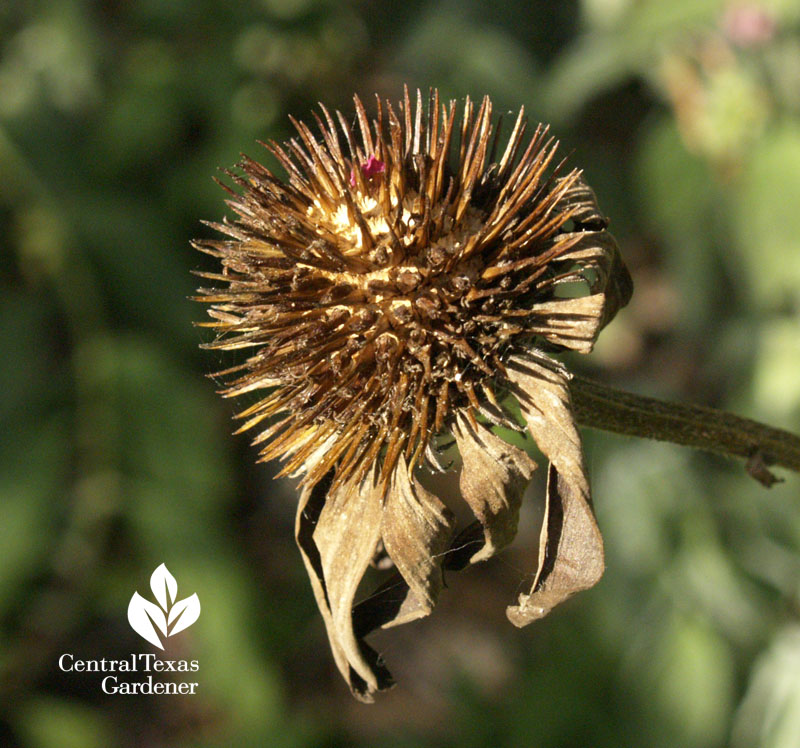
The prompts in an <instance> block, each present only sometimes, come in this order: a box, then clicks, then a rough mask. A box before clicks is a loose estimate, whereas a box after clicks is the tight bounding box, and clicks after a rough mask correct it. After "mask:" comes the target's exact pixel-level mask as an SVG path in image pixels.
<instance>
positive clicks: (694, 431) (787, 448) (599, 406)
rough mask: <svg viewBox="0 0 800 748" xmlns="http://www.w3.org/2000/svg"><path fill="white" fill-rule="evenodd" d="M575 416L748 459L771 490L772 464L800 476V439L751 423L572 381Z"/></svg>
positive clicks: (584, 421)
mask: <svg viewBox="0 0 800 748" xmlns="http://www.w3.org/2000/svg"><path fill="white" fill-rule="evenodd" d="M570 392H571V393H572V405H573V409H574V411H575V417H576V418H577V420H578V423H580V424H581V425H583V426H589V427H590V428H595V429H603V430H604V431H614V432H616V433H618V434H625V435H627V436H641V437H647V438H649V439H658V440H660V441H668V442H673V443H674V444H683V445H686V446H689V447H697V448H698V449H704V450H709V451H712V452H720V453H722V454H726V455H730V456H736V457H743V458H745V459H747V460H748V465H747V469H748V472H749V473H750V475H752V476H753V477H754V478H756V479H757V480H759V481H760V482H762V483H764V484H765V485H770V484H772V483H773V482H775V480H776V478H775V477H774V476H772V474H771V473H770V472H769V471H768V470H767V468H766V466H767V465H780V466H781V467H785V468H789V469H790V470H794V471H796V472H800V437H798V436H796V435H795V434H791V433H789V432H788V431H783V430H782V429H776V428H773V427H772V426H767V425H765V424H763V423H758V422H757V421H751V420H750V419H749V418H742V417H741V416H735V415H733V414H732V413H725V412H723V411H720V410H714V409H713V408H704V407H702V406H699V405H683V404H680V403H670V402H666V401H664V400H657V399H656V398H653V397H645V396H643V395H635V394H633V393H631V392H623V391H622V390H616V389H613V388H612V387H607V386H606V385H604V384H600V383H598V382H593V381H592V380H590V379H585V378H583V377H579V376H575V377H573V378H572V380H571V381H570Z"/></svg>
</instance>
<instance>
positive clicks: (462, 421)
mask: <svg viewBox="0 0 800 748" xmlns="http://www.w3.org/2000/svg"><path fill="white" fill-rule="evenodd" d="M453 434H454V435H455V437H456V442H457V443H458V451H459V452H460V453H461V458H462V460H463V467H462V469H461V479H460V487H461V495H462V497H463V498H464V501H466V502H467V504H469V506H470V508H471V509H472V511H473V513H474V514H475V516H476V517H477V519H478V521H479V522H480V523H481V525H482V527H483V536H484V540H483V544H482V547H480V548H479V549H478V550H477V551H476V552H475V553H474V554H473V555H472V556H471V557H470V559H469V561H470V563H473V564H474V563H477V562H479V561H485V560H486V559H487V558H490V557H491V556H493V555H494V554H495V553H496V552H497V551H498V550H500V549H501V548H503V547H504V546H506V545H508V544H509V543H510V542H511V541H512V540H513V539H514V536H515V535H516V534H517V522H518V520H519V507H520V504H521V502H522V494H523V493H524V491H525V487H526V486H527V485H528V482H529V481H530V478H531V476H532V475H533V471H534V470H535V469H536V463H535V462H534V461H533V460H532V459H531V458H530V457H528V455H527V454H525V452H523V451H522V450H521V449H518V448H517V447H514V446H513V445H511V444H509V443H508V442H506V441H504V440H503V439H501V438H500V437H498V436H495V434H493V433H492V431H491V429H489V428H488V427H486V426H484V425H483V424H481V423H479V422H477V421H476V422H474V423H470V422H469V420H468V419H466V418H465V417H464V416H463V415H460V414H459V416H458V418H457V420H456V424H455V428H454V430H453Z"/></svg>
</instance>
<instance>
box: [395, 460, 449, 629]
mask: <svg viewBox="0 0 800 748" xmlns="http://www.w3.org/2000/svg"><path fill="white" fill-rule="evenodd" d="M453 525H454V519H453V515H452V513H451V512H450V510H449V509H448V508H447V507H446V506H445V505H444V504H442V502H441V501H439V499H438V498H437V497H436V496H434V495H433V494H432V493H430V491H427V490H425V489H424V488H423V487H422V486H421V485H420V484H419V482H418V481H417V480H416V478H413V479H410V478H409V475H408V468H407V466H406V463H405V460H404V459H403V458H402V456H401V457H400V460H399V461H398V464H397V467H396V468H395V471H394V475H393V476H392V482H391V485H390V487H389V493H388V494H387V496H386V503H385V505H384V508H383V521H382V523H381V534H382V537H383V544H384V546H385V548H386V552H387V553H388V554H389V557H390V558H391V559H392V561H394V564H395V566H396V567H397V570H398V572H400V574H401V575H402V577H403V579H404V580H405V582H406V584H407V585H408V587H409V588H410V592H411V595H410V596H409V599H407V600H406V602H405V603H404V605H403V607H402V609H401V610H400V611H398V613H397V615H396V617H395V618H394V619H393V620H391V621H387V622H385V623H384V624H382V625H383V626H384V627H387V626H394V625H398V624H401V623H407V622H408V621H412V620H414V619H415V618H421V617H423V616H426V615H428V613H430V612H431V610H432V609H433V606H434V605H435V604H436V599H437V598H438V596H439V591H440V590H441V588H442V559H443V557H444V553H445V551H447V549H448V546H449V542H450V537H451V536H452V534H453Z"/></svg>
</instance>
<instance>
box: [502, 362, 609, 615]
mask: <svg viewBox="0 0 800 748" xmlns="http://www.w3.org/2000/svg"><path fill="white" fill-rule="evenodd" d="M506 369H507V376H508V380H509V382H510V384H511V391H512V393H513V394H514V396H515V397H516V398H517V399H518V400H519V404H520V407H521V409H522V414H523V416H524V418H525V421H526V423H527V425H528V430H529V431H530V434H531V436H532V437H533V438H534V440H535V441H536V443H537V445H538V446H539V449H540V450H541V451H542V452H543V453H544V454H545V456H546V457H547V458H548V459H549V460H550V467H549V472H548V481H547V503H546V508H545V516H544V521H543V523H542V533H541V537H540V540H539V565H538V569H537V571H536V577H535V579H534V581H533V585H532V587H531V591H530V593H528V594H522V595H520V597H519V604H518V605H515V606H511V607H509V608H508V609H507V611H506V612H507V615H508V618H509V620H510V621H511V622H512V623H513V624H515V625H517V626H524V625H526V624H528V623H530V622H531V621H534V620H536V619H538V618H542V617H543V616H545V615H547V614H548V613H549V612H550V611H551V610H552V609H553V608H554V607H555V606H556V605H558V604H559V603H561V602H563V601H564V600H566V599H567V598H568V597H570V596H572V595H573V594H574V593H576V592H579V591H580V590H585V589H588V588H590V587H592V586H593V585H595V584H596V583H597V582H598V580H599V579H600V577H601V576H602V574H603V568H604V561H603V539H602V536H601V535H600V530H599V529H598V527H597V522H596V521H595V518H594V513H593V511H592V504H591V496H590V492H589V482H588V479H587V476H586V469H585V467H584V464H583V450H582V448H581V440H580V435H579V434H578V430H577V428H576V426H575V422H574V419H573V416H572V410H571V406H570V395H569V388H568V386H567V376H568V375H567V374H566V373H565V372H563V371H562V370H561V369H560V367H559V366H558V364H556V363H555V362H553V361H551V360H549V359H546V358H544V357H543V358H542V359H537V358H535V357H533V356H529V355H515V356H513V357H511V358H510V359H509V361H508V362H507V365H506Z"/></svg>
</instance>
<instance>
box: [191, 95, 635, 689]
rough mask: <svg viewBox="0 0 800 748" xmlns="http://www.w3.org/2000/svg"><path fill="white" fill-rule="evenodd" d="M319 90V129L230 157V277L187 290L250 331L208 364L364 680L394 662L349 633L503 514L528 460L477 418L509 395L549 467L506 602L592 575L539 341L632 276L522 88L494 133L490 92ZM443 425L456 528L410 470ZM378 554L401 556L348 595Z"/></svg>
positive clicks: (359, 630) (406, 608) (411, 598)
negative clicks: (350, 115) (214, 366)
mask: <svg viewBox="0 0 800 748" xmlns="http://www.w3.org/2000/svg"><path fill="white" fill-rule="evenodd" d="M320 109H321V113H322V116H321V117H319V116H316V115H315V119H316V121H317V130H318V132H317V134H314V133H312V131H311V130H310V129H309V128H308V127H306V125H304V124H303V123H301V122H296V121H294V120H292V121H293V124H294V126H295V128H296V130H297V133H298V134H297V137H296V138H294V139H292V140H290V141H289V142H288V143H286V144H284V145H279V144H277V143H275V142H270V143H269V144H267V145H266V147H267V148H268V149H269V151H270V152H271V153H272V154H273V155H274V156H275V157H276V159H277V161H278V162H279V163H280V165H281V166H282V167H283V169H284V170H285V171H286V173H287V175H288V181H283V180H282V179H280V178H278V177H276V176H275V175H273V174H272V173H271V172H270V171H269V170H268V169H267V168H266V167H264V166H262V165H260V164H258V163H256V162H255V161H252V160H251V159H249V158H246V157H245V158H243V160H242V161H241V163H240V164H239V169H240V173H229V176H230V178H231V179H232V180H233V182H234V183H235V184H236V185H237V186H238V188H239V189H238V191H234V190H228V191H229V193H230V195H231V199H230V200H229V201H228V205H229V206H230V207H231V208H232V210H233V211H234V212H235V213H236V215H237V217H236V219H235V220H234V221H233V222H228V221H223V222H222V223H217V224H210V225H211V226H213V227H214V228H215V229H217V230H218V231H220V232H221V233H223V234H225V235H226V236H227V237H228V238H227V239H225V240H221V241H199V242H197V243H196V246H197V248H198V249H200V250H202V251H204V252H207V253H209V254H211V255H213V256H214V257H216V258H218V259H219V261H220V263H221V272H219V273H201V275H202V276H203V277H205V278H208V279H210V280H212V281H215V282H216V283H217V284H222V285H221V286H220V287H216V288H209V289H201V296H199V297H198V298H199V299H200V300H202V301H205V302H207V303H209V304H210V305H211V308H210V310H209V314H210V315H211V317H212V318H213V320H214V321H213V322H210V323H205V324H206V325H207V326H209V327H212V328H214V329H215V330H216V332H217V337H216V339H215V340H214V342H212V343H210V344H208V346H207V347H208V348H212V349H221V350H234V349H244V350H245V353H246V357H245V358H243V360H242V362H241V363H240V364H238V365H237V366H235V367H233V368H230V369H227V370H225V371H222V372H218V373H217V376H220V377H222V378H223V380H224V381H225V382H226V387H225V389H223V390H222V394H223V395H224V396H226V397H235V396H239V395H243V394H245V393H256V395H255V398H256V399H255V402H254V404H252V405H251V406H250V407H248V408H247V409H246V410H244V411H243V412H241V413H240V414H239V415H238V418H240V419H242V420H243V424H242V426H241V429H240V430H242V431H243V430H246V429H251V428H254V427H256V426H258V427H259V428H260V429H262V430H261V431H260V433H259V434H258V436H257V437H256V439H255V443H256V444H258V445H260V449H261V453H260V454H261V459H263V460H271V459H280V460H281V461H283V462H284V463H285V466H284V468H283V470H282V471H281V473H280V474H281V475H287V474H292V475H297V476H300V477H301V481H300V486H301V490H302V494H301V497H300V506H299V508H298V513H297V525H296V536H297V542H298V545H299V547H300V550H301V552H302V555H303V559H304V561H305V564H306V567H307V569H308V572H309V575H310V577H311V583H312V586H313V588H314V593H315V596H316V598H317V602H318V604H319V607H320V611H321V612H322V615H323V618H324V619H325V624H326V627H327V631H328V637H329V639H330V643H331V649H332V650H333V654H334V657H335V660H336V664H337V665H338V667H339V670H340V671H341V672H342V675H343V676H344V677H345V679H346V680H347V682H348V683H349V685H350V687H351V689H352V691H353V693H354V694H355V695H356V696H357V697H359V698H361V699H363V700H365V701H369V700H372V694H373V693H374V692H375V691H378V690H381V689H383V688H386V687H387V686H388V685H390V683H391V679H390V676H389V673H388V671H387V670H386V668H385V667H384V665H383V664H382V661H381V659H380V657H379V655H378V654H377V653H376V652H375V651H374V650H372V649H371V648H370V647H369V646H368V645H367V644H366V643H365V641H364V637H365V636H366V635H367V634H368V633H369V632H370V631H372V630H373V629H375V628H376V627H379V626H380V627H388V626H392V625H397V624H400V623H405V622H407V621H411V620H414V619H416V618H419V617H421V616H425V615H427V614H428V613H429V612H430V611H431V609H432V608H433V606H434V605H435V603H436V599H437V596H438V594H439V592H440V590H441V588H442V586H443V571H444V570H447V569H457V568H462V567H463V566H466V565H467V564H470V563H475V562H477V561H481V560H484V559H486V558H489V557H490V556H492V555H493V554H494V553H496V552H497V551H498V550H499V549H501V548H503V547H504V546H505V545H507V544H508V543H509V542H510V541H511V540H512V539H513V537H514V535H515V533H516V527H517V517H518V513H519V506H520V501H521V499H522V495H523V492H524V490H525V487H526V485H527V483H528V482H529V480H530V478H531V475H532V474H533V471H534V470H535V468H536V465H535V463H534V462H533V461H532V460H531V459H530V457H528V455H527V454H526V453H525V452H524V451H522V450H521V449H519V448H517V447H514V446H512V445H510V444H508V443H506V442H505V441H504V440H503V439H501V438H500V437H498V436H497V435H496V434H495V433H494V431H493V430H492V426H503V427H506V428H512V429H515V430H517V431H522V430H523V429H522V427H521V425H520V424H519V423H518V422H517V421H516V419H515V418H514V416H513V415H511V414H510V413H509V411H508V410H507V409H506V407H505V406H504V400H505V399H506V398H507V397H509V396H510V397H513V398H516V400H517V401H518V403H519V406H520V408H521V412H522V416H523V418H524V421H525V424H526V426H527V433H528V434H530V436H531V437H532V438H533V439H534V441H535V442H536V444H537V445H538V447H539V449H540V450H541V452H542V453H543V454H544V455H545V457H546V458H547V459H548V460H549V463H550V467H549V473H548V489H547V505H546V513H545V522H544V526H543V528H542V537H541V546H540V557H539V568H538V570H537V572H536V575H535V579H534V582H533V585H532V588H531V590H530V592H529V593H527V594H523V595H521V596H520V598H519V601H518V604H517V605H515V606H512V607H510V608H509V609H508V616H509V618H510V619H511V621H512V622H513V623H515V624H516V625H519V626H522V625H524V624H526V623H528V622H530V621H531V620H534V619H536V618H540V617H541V616H543V615H545V614H546V613H547V612H548V611H549V610H550V609H551V608H552V607H553V606H554V605H556V604H558V603H559V602H561V601H562V600H564V599H565V598H567V597H569V596H570V595H571V594H572V593H574V592H575V591H577V590H581V589H585V588H587V587H590V586H592V585H593V584H594V583H595V582H596V581H597V580H598V579H599V577H600V575H601V574H602V571H603V550H602V539H601V537H600V533H599V531H598V529H597V526H596V524H595V520H594V515H593V513H592V508H591V499H590V494H589V485H588V481H587V478H586V471H585V468H584V464H583V457H582V450H581V442H580V436H579V434H578V432H577V429H576V427H575V423H574V419H573V416H572V412H571V408H570V395H569V388H568V380H569V374H568V373H567V372H566V370H565V369H564V368H563V366H562V365H561V364H559V363H557V362H556V361H554V360H553V359H551V358H550V357H549V356H548V355H546V354H547V353H552V352H555V351H559V350H565V349H571V350H575V351H579V352H582V353H586V352H588V351H590V350H591V348H592V346H593V344H594V341H595V339H596V337H597V334H598V333H599V331H600V329H601V328H602V327H603V326H604V325H605V324H607V323H608V322H609V321H610V319H611V318H612V317H613V316H614V314H615V313H616V312H617V310H618V309H619V308H620V307H621V306H623V305H624V304H626V303H627V301H628V299H629V298H630V294H631V290H632V285H631V280H630V277H629V275H628V273H627V270H626V269H625V266H624V264H623V262H622V259H621V258H620V256H619V253H618V249H617V245H616V243H615V241H614V239H613V238H612V236H611V235H610V234H609V233H608V231H607V230H606V226H607V221H606V219H605V218H604V217H603V215H602V214H601V213H600V211H599V209H598V207H597V202H596V199H595V196H594V194H593V192H592V191H591V189H590V188H589V187H588V186H587V185H586V183H585V182H584V181H583V179H582V177H581V174H580V172H578V171H575V170H573V171H570V172H568V173H563V171H564V170H563V165H561V164H556V163H555V162H554V158H555V152H556V144H555V143H554V141H553V140H552V138H550V137H548V135H547V128H545V127H543V126H541V125H539V126H538V127H536V128H535V130H534V131H533V133H532V135H531V136H530V138H528V137H527V136H526V130H527V125H526V119H525V116H524V112H523V111H522V110H520V112H519V116H518V117H517V118H516V120H515V122H514V124H513V126H512V129H511V133H510V135H509V136H508V138H507V140H506V141H505V146H504V147H503V148H502V152H501V153H500V155H499V157H498V152H499V151H500V150H501V149H500V148H499V145H500V142H501V140H502V138H501V136H500V127H499V126H495V124H494V123H493V121H492V105H491V102H490V100H489V98H488V97H485V98H484V99H483V101H482V103H481V105H480V107H478V109H477V112H476V111H475V107H474V106H473V104H472V102H471V101H470V100H469V99H467V101H466V104H465V105H464V108H463V111H462V113H461V116H460V118H458V117H457V107H456V103H455V102H450V103H449V105H446V106H445V105H443V104H442V103H441V102H440V101H439V95H438V92H436V91H433V92H431V94H430V97H429V98H428V101H427V102H423V99H422V96H421V95H420V93H419V92H417V102H416V107H413V106H412V104H411V102H410V99H409V95H408V91H407V90H406V91H405V96H404V99H403V100H402V101H401V102H400V103H399V105H398V107H397V109H395V107H393V106H392V105H391V104H390V103H389V102H388V101H387V102H385V103H382V102H381V101H380V99H376V114H375V119H373V120H372V122H370V121H369V120H368V117H367V114H366V111H365V109H364V107H363V105H362V104H361V102H360V100H359V99H358V98H356V99H355V110H356V123H357V125H356V126H355V127H353V126H351V124H350V121H349V120H348V119H347V118H345V117H344V116H343V115H342V114H341V113H338V112H337V115H336V120H335V119H334V117H333V116H332V115H331V114H330V113H329V112H328V110H327V109H326V108H325V107H324V106H322V105H320ZM337 122H338V123H337ZM443 434H452V435H453V436H454V437H455V441H456V443H457V445H458V450H459V452H460V455H461V459H462V467H461V477H460V488H461V494H462V496H463V499H464V501H465V502H466V503H467V504H468V505H469V507H470V508H471V509H472V512H473V513H474V515H475V518H476V521H475V523H474V525H471V526H470V527H468V528H466V529H465V530H464V531H462V532H461V533H458V534H456V528H455V527H454V519H453V515H452V514H451V512H450V511H449V510H448V509H447V507H445V506H444V504H443V503H442V502H441V501H440V500H439V498H437V497H436V496H435V495H434V494H432V493H431V492H430V491H428V490H427V489H426V488H424V487H423V486H422V485H421V484H420V482H419V480H418V476H417V473H418V472H419V468H420V467H424V466H427V467H430V468H433V469H437V470H440V469H444V468H443V466H442V465H441V464H440V460H439V457H438V450H437V440H438V439H439V438H440V437H441V436H442V435H443ZM378 557H382V558H383V559H384V560H386V559H388V560H389V562H390V563H391V565H392V566H393V567H394V572H393V575H392V576H391V577H390V578H389V579H388V580H387V581H386V582H385V583H384V584H383V585H382V586H381V587H380V588H379V589H378V590H377V591H375V592H374V593H373V594H371V595H369V596H366V597H365V599H364V600H363V601H362V602H360V603H358V604H356V597H357V593H358V590H359V585H360V583H361V581H362V578H363V577H364V574H365V573H366V571H367V569H368V568H369V567H370V565H371V564H374V563H375V559H376V558H378Z"/></svg>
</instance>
